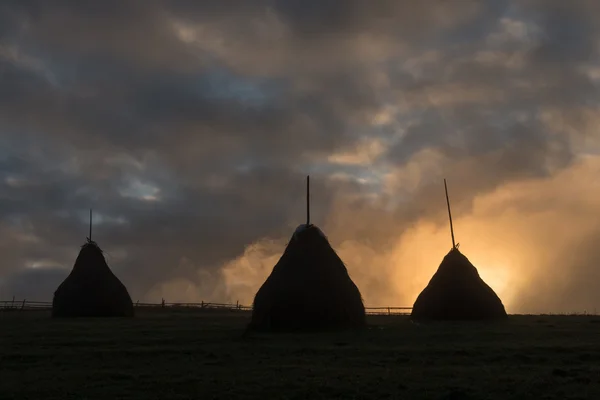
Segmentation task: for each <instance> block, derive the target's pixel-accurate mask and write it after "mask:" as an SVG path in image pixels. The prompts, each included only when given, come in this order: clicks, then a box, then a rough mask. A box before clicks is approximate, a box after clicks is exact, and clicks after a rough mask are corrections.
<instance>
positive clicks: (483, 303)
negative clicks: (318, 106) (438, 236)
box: [411, 180, 507, 320]
mask: <svg viewBox="0 0 600 400" xmlns="http://www.w3.org/2000/svg"><path fill="white" fill-rule="evenodd" d="M444 185H446V180H444ZM446 201H447V203H448V216H449V218H450V232H451V234H452V250H450V252H449V253H448V254H447V255H446V256H445V257H444V260H443V261H442V263H441V264H440V266H439V268H438V270H437V272H436V273H435V274H434V275H433V277H432V278H431V281H429V284H428V285H427V287H426V288H425V289H424V290H423V291H422V292H421V294H419V297H417V300H416V301H415V304H414V305H413V309H412V313H411V317H412V318H413V319H419V320H427V319H428V320H484V319H498V318H505V317H506V316H507V315H506V311H505V309H504V305H503V304H502V301H501V300H500V298H499V297H498V296H497V295H496V293H495V292H494V291H493V290H492V288H490V287H489V286H488V285H487V284H486V283H485V282H484V281H483V280H482V279H481V277H480V276H479V273H478V272H477V269H476V268H475V267H474V266H473V264H471V262H470V261H469V259H468V258H467V257H465V256H464V255H463V254H462V253H461V252H460V251H459V250H458V245H457V244H456V243H455V242H454V227H453V226H452V214H451V212H450V201H449V199H448V188H447V187H446Z"/></svg>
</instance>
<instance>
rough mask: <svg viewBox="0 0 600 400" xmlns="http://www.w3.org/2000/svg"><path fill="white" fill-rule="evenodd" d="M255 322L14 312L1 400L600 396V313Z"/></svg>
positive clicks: (3, 319)
mask: <svg viewBox="0 0 600 400" xmlns="http://www.w3.org/2000/svg"><path fill="white" fill-rule="evenodd" d="M247 321H248V314H247V313H239V312H238V313H235V312H228V313H227V312H224V313H217V314H216V313H206V312H204V313H201V312H199V311H194V312H190V311H188V312H177V311H165V310H159V311H144V312H140V313H138V317H137V318H135V319H130V320H126V319H120V320H119V319H113V320H101V319H96V320H93V319H88V320H71V321H67V320H52V319H49V318H48V315H47V314H45V313H41V312H34V311H28V312H27V311H26V312H4V313H0V399H2V400H5V399H45V400H50V399H173V400H174V399H189V398H198V399H199V398H202V399H325V398H328V399H329V398H336V399H380V398H381V399H396V398H405V399H413V398H423V399H600V317H595V316H510V317H509V319H508V321H505V322H499V323H492V324H484V323H466V324H460V323H432V324H421V325H416V324H413V323H411V322H410V321H409V320H408V319H407V317H401V316H396V317H394V316H384V317H369V323H370V329H369V330H367V331H365V332H361V333H350V332H346V333H328V334H321V335H316V334H312V335H306V334H304V335H278V336H270V335H265V334H261V335H251V336H249V337H245V338H242V333H243V331H244V327H245V324H246V323H247Z"/></svg>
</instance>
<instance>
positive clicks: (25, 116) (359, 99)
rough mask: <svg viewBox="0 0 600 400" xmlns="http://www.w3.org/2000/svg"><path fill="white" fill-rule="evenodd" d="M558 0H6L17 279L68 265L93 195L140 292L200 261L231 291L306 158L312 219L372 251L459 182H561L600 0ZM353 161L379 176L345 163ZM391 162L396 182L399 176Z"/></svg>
mask: <svg viewBox="0 0 600 400" xmlns="http://www.w3.org/2000/svg"><path fill="white" fill-rule="evenodd" d="M550 3H551V5H550V6H548V7H547V6H546V4H548V3H546V2H538V1H527V0H524V1H522V2H518V3H510V2H504V1H484V2H481V1H470V0H465V1H452V2H450V1H442V0H431V1H425V2H419V3H417V2H414V3H413V2H411V3H408V2H398V1H393V0H390V1H381V2H377V4H374V3H371V2H366V1H358V0H352V1H341V0H327V1H322V2H312V3H310V4H309V3H307V2H305V1H303V2H300V1H291V0H287V1H283V0H281V1H279V0H272V1H271V0H269V1H267V0H265V1H256V2H247V1H232V2H223V1H203V2H197V1H172V2H168V3H166V2H159V1H153V0H152V1H112V0H111V1H103V2H96V1H75V0H72V1H68V0H64V1H58V2H47V1H42V0H39V1H35V0H31V1H19V2H17V1H14V2H4V3H2V4H1V5H0V132H2V138H1V139H0V144H2V150H0V178H1V179H2V180H1V181H0V188H1V194H0V215H1V216H2V221H3V222H2V224H1V225H0V227H1V228H2V230H0V235H1V237H0V239H2V241H1V243H2V246H1V248H2V251H3V254H4V262H3V265H2V267H0V268H1V270H0V276H4V277H6V279H4V283H3V290H5V292H6V291H10V290H11V287H14V288H17V289H18V290H19V291H22V290H21V289H20V288H22V287H23V286H26V282H27V281H28V280H35V279H38V278H39V276H40V275H39V274H46V273H47V274H50V275H52V274H60V271H67V272H68V268H70V266H71V265H72V262H73V261H74V257H75V255H76V253H77V246H78V245H79V244H80V242H82V240H83V239H84V236H85V234H86V232H87V227H86V210H87V209H88V208H90V207H92V208H94V209H95V210H97V211H96V212H97V215H98V218H99V220H98V221H97V227H96V233H95V235H97V236H96V238H97V239H98V241H99V242H100V245H101V246H102V247H103V248H104V249H105V250H106V252H107V254H108V255H109V258H110V259H109V263H110V264H111V266H112V267H113V269H115V271H116V272H117V273H118V274H119V275H120V276H122V277H123V280H124V281H125V282H126V283H127V284H128V286H129V287H130V290H131V291H132V295H133V297H134V298H143V297H144V296H146V295H147V294H148V293H150V292H151V291H152V290H153V289H154V288H156V287H157V286H160V285H161V284H162V283H164V282H169V281H172V280H174V279H187V280H189V281H192V282H196V283H198V281H199V280H202V279H204V278H199V275H198V274H199V272H201V273H207V274H209V275H208V276H206V275H202V274H200V276H204V277H205V278H206V279H207V281H210V282H214V283H215V285H219V284H220V285H222V284H223V283H222V282H221V281H220V279H221V278H220V276H219V274H218V272H219V268H220V267H222V266H223V264H225V263H227V262H229V261H231V260H233V259H235V258H236V257H239V256H241V255H243V254H244V248H245V246H247V245H249V244H251V243H256V242H257V241H259V240H260V239H261V238H275V239H278V238H281V237H287V236H288V234H289V232H288V231H289V229H290V226H292V227H293V226H294V225H295V224H297V223H300V222H302V220H303V218H304V217H303V210H304V207H303V179H304V176H305V175H306V172H307V171H313V172H312V173H314V176H315V179H314V180H313V181H314V185H315V186H314V191H313V192H314V196H315V202H316V205H315V213H314V220H315V221H323V224H326V225H327V226H331V227H333V229H334V230H335V232H336V233H337V234H338V236H337V237H334V238H332V241H333V242H334V243H335V244H342V243H344V242H345V241H348V240H356V241H359V242H360V243H367V242H368V247H369V249H371V250H373V251H376V252H377V251H384V250H385V249H386V248H387V247H389V246H390V244H392V243H394V242H395V241H397V239H398V237H399V236H400V235H401V234H402V233H403V232H405V230H406V229H409V228H410V227H411V226H412V224H415V223H418V221H421V220H429V221H434V222H436V223H438V222H440V223H441V221H443V218H444V215H443V209H442V212H440V208H439V201H438V200H439V182H440V179H441V178H442V177H443V176H445V177H447V178H448V179H449V181H450V182H451V183H452V186H451V188H452V193H453V201H454V204H455V209H456V213H457V215H458V216H465V215H468V214H469V213H470V212H471V211H472V209H473V202H474V199H475V198H476V197H477V196H479V195H484V194H486V193H490V192H493V191H494V190H496V189H497V188H499V187H501V186H502V185H504V184H507V183H509V182H514V181H519V180H527V179H545V178H548V177H552V176H554V175H555V174H557V173H558V172H560V171H562V170H564V169H567V168H569V167H570V166H571V165H572V163H573V162H574V160H575V159H577V155H578V154H577V149H575V147H574V141H573V140H574V139H573V135H574V134H573V132H572V131H573V127H581V126H582V125H581V115H580V112H581V111H580V107H582V106H587V107H589V106H590V104H595V103H594V102H595V101H596V100H595V95H596V94H597V93H596V91H597V89H596V86H595V84H594V83H593V82H592V78H591V77H590V76H589V75H588V74H586V73H585V72H584V68H583V67H587V66H588V64H593V63H594V62H597V56H598V54H597V43H598V32H597V28H596V26H597V24H596V19H597V18H596V17H594V13H593V11H594V9H595V8H594V7H595V5H594V4H595V3H593V2H578V3H573V2H571V3H569V4H568V5H566V4H565V3H564V2H562V3H561V2H550ZM534 24H535V29H534ZM524 27H525V28H524ZM529 30H530V31H531V32H530V31H529ZM582 68H583V69H582ZM386 107H389V108H391V109H392V110H393V111H394V114H393V115H392V116H391V117H389V118H388V120H387V121H386V122H385V123H384V124H383V126H375V124H374V121H375V120H376V118H375V116H376V115H378V114H379V113H380V112H381V110H382V109H385V108H386ZM544 115H552V116H553V117H554V118H558V119H559V120H560V121H562V124H561V125H552V124H549V123H548V120H547V119H544V118H542V116H544ZM577 131H578V133H577V134H575V135H576V136H579V137H589V136H590V135H591V134H590V133H589V132H588V131H583V130H581V129H578V130H577ZM374 138H375V139H379V140H381V141H382V142H383V143H385V145H384V147H385V149H384V150H383V151H381V152H380V153H381V154H377V155H375V156H372V157H370V158H369V159H368V160H367V161H364V160H362V161H360V160H359V161H357V162H356V165H353V167H352V168H351V169H344V168H348V167H347V166H344V165H339V164H336V163H332V162H331V160H329V159H328V157H331V156H332V155H333V154H338V153H340V152H345V151H354V150H353V149H357V148H361V146H366V145H368V142H369V140H371V139H374ZM365 143H367V144H365ZM427 157H429V158H427ZM432 157H433V158H432ZM430 158H432V159H433V160H434V161H431V162H433V163H434V164H435V165H436V167H435V168H433V170H432V171H424V172H423V171H422V170H421V169H424V168H425V167H423V165H425V164H427V163H428V162H430V161H428V160H429V159H430ZM415 160H417V161H415ZM419 160H421V161H419ZM415 163H417V164H418V165H417V167H416V168H417V169H418V171H417V172H415V174H416V175H420V176H421V178H420V179H419V180H418V182H417V183H416V184H414V185H413V186H412V187H411V188H410V189H407V188H406V187H405V186H406V181H411V179H412V178H411V179H408V178H407V179H405V178H402V176H403V175H402V174H403V173H405V172H403V171H407V170H409V169H410V168H415V167H414V165H415ZM411 166H412V167H411ZM314 171H316V172H314ZM347 171H351V173H352V174H353V175H355V176H363V175H364V176H370V177H372V176H376V178H375V181H374V182H372V181H369V182H368V183H363V184H359V183H357V181H353V180H352V179H346V180H343V179H339V178H336V179H333V178H332V177H331V174H335V173H340V172H342V173H345V172H347ZM386 173H389V174H390V175H394V174H397V175H398V176H399V178H397V182H399V183H397V184H398V185H399V186H402V187H401V188H400V187H394V186H393V185H392V186H391V189H390V188H387V189H386V187H385V184H384V183H382V182H383V181H385V179H387V178H385V176H386ZM442 175H443V176H442ZM394 190H398V191H402V192H401V193H402V196H401V197H402V199H401V200H398V199H397V197H398V195H397V194H396V193H395V192H393V191H394ZM373 193H375V194H376V199H375V200H373V198H372V195H373ZM376 221H377V222H376ZM342 225H343V226H344V227H345V228H344V229H343V228H341V226H342ZM585 251H588V250H587V248H586V250H585ZM358 258H359V259H362V258H364V257H363V256H361V257H358ZM32 262H37V263H38V264H39V263H42V264H43V263H44V262H46V264H45V265H47V266H48V263H50V264H51V265H49V268H53V269H51V270H46V269H44V268H43V265H42V266H39V265H38V266H37V268H36V269H27V267H28V266H31V265H30V264H31V263H32ZM581 262H583V261H581ZM56 265H61V266H63V267H64V269H63V270H60V271H56V270H55V269H54V268H56ZM52 276H55V275H52ZM53 279H54V278H53ZM378 279H379V280H377V285H375V286H379V287H381V286H382V285H385V284H386V282H384V281H385V280H382V279H381V277H380V278H378ZM48 281H49V282H50V281H52V279H50V278H48ZM52 282H54V281H52ZM31 287H32V288H38V286H35V285H34V284H32V286H31ZM202 287H206V285H204V286H202ZM17 289H15V290H17ZM385 289H386V290H387V291H389V287H388V288H385ZM31 290H32V291H34V292H35V290H37V289H31ZM39 290H40V293H41V292H43V293H47V290H46V289H44V288H41V287H39ZM373 290H375V289H373ZM30 293H31V292H27V296H29V295H30ZM214 293H215V295H216V294H218V295H222V294H223V293H222V291H218V290H217V291H215V292H214Z"/></svg>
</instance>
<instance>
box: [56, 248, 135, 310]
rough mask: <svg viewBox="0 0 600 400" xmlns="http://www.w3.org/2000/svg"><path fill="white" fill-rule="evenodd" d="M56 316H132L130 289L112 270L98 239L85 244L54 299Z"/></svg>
mask: <svg viewBox="0 0 600 400" xmlns="http://www.w3.org/2000/svg"><path fill="white" fill-rule="evenodd" d="M52 316H53V317H132V316H133V303H132V301H131V297H130V296H129V293H128V292H127V288H126V287H125V286H124V285H123V284H122V283H121V281H120V280H119V279H118V278H117V277H116V276H115V275H114V274H113V273H112V271H111V270H110V268H109V267H108V265H107V264H106V260H105V259H104V254H102V250H101V249H100V247H98V245H97V244H96V243H95V242H92V241H88V242H87V243H86V244H84V245H83V246H82V248H81V251H80V252H79V255H78V256H77V260H76V261H75V266H74V267H73V270H72V271H71V273H70V274H69V276H68V277H67V278H66V279H65V280H64V281H63V282H62V283H61V284H60V285H59V286H58V289H56V292H54V299H53V301H52Z"/></svg>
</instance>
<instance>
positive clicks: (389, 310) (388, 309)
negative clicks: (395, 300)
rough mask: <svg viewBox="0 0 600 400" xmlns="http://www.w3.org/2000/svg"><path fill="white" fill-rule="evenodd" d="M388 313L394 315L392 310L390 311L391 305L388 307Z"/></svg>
mask: <svg viewBox="0 0 600 400" xmlns="http://www.w3.org/2000/svg"><path fill="white" fill-rule="evenodd" d="M388 315H392V312H391V311H390V308H389V307H388Z"/></svg>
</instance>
